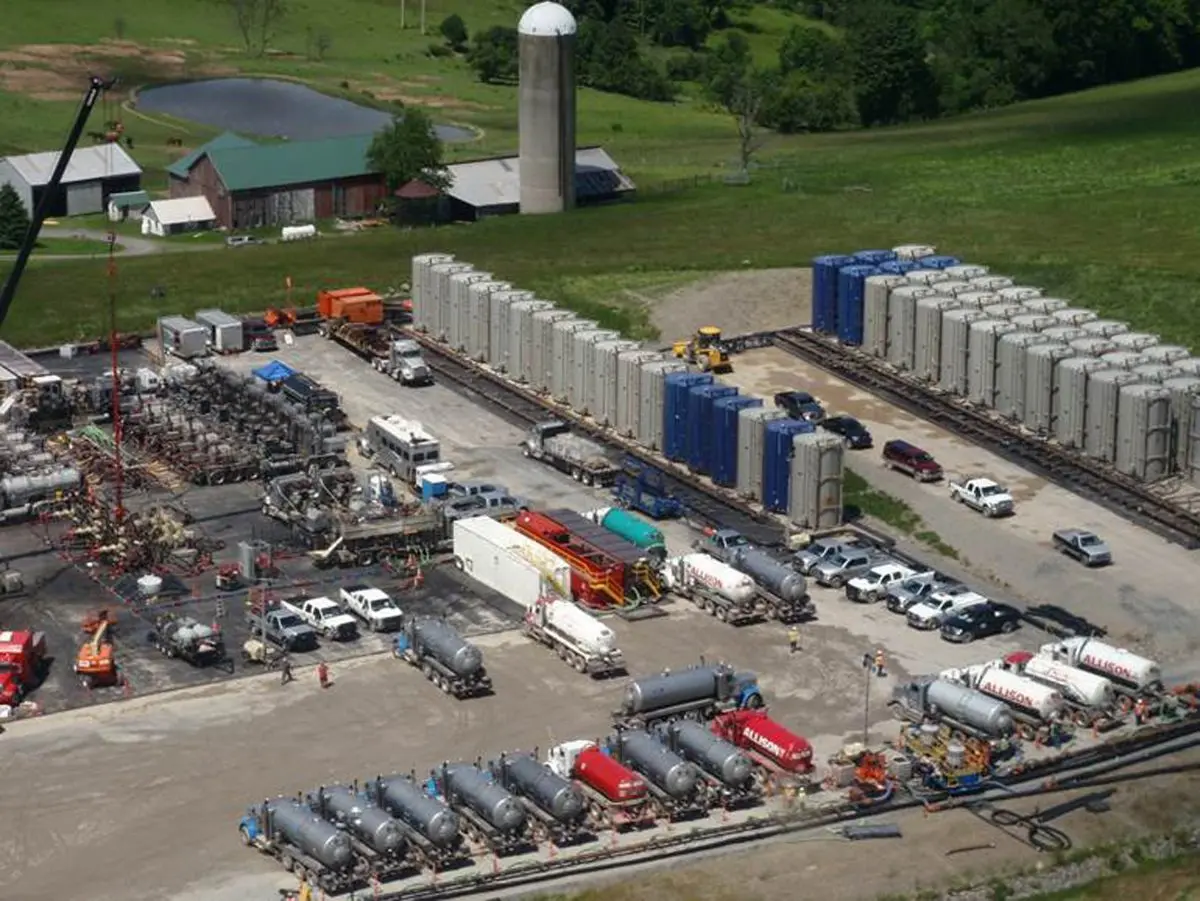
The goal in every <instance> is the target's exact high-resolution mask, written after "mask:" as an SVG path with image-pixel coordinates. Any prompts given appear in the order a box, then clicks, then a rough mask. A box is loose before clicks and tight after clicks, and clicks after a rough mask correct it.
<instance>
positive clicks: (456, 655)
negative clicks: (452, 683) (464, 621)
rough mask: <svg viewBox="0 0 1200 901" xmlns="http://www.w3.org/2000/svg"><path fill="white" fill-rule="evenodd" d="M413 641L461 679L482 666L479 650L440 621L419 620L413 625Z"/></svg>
mask: <svg viewBox="0 0 1200 901" xmlns="http://www.w3.org/2000/svg"><path fill="white" fill-rule="evenodd" d="M412 631H413V639H414V641H415V642H417V643H418V644H419V645H420V646H421V647H422V648H423V649H424V650H426V651H427V652H428V653H430V654H432V655H433V656H434V657H435V658H437V660H438V661H440V662H441V663H442V665H444V666H447V667H449V668H450V669H451V670H453V671H454V673H455V675H458V676H460V677H462V678H466V677H467V676H473V675H474V674H475V673H477V672H479V669H480V667H482V666H483V654H482V653H481V652H480V650H479V648H477V647H475V645H473V644H471V643H470V642H469V641H467V640H466V639H464V638H463V637H462V636H461V635H459V634H458V632H456V631H455V630H454V628H453V627H452V626H451V625H449V624H448V623H446V622H445V621H443V620H440V619H419V620H416V622H414V623H413V627H412Z"/></svg>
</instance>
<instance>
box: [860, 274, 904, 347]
mask: <svg viewBox="0 0 1200 901" xmlns="http://www.w3.org/2000/svg"><path fill="white" fill-rule="evenodd" d="M904 284H907V279H905V277H904V276H903V275H870V276H867V280H866V283H865V285H864V287H863V343H862V346H863V350H865V351H866V352H867V353H869V354H870V355H871V356H873V357H878V358H879V359H883V358H885V357H886V356H887V341H888V296H889V295H890V294H891V293H892V289H893V288H898V287H900V286H901V285H904Z"/></svg>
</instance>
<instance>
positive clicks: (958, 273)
mask: <svg viewBox="0 0 1200 901" xmlns="http://www.w3.org/2000/svg"><path fill="white" fill-rule="evenodd" d="M943 271H944V272H945V273H946V274H947V275H948V276H950V277H951V278H957V279H961V280H962V281H964V282H969V281H970V280H971V279H973V278H983V277H984V276H985V275H987V274H988V267H987V266H977V265H975V264H974V263H960V264H959V265H957V266H947V267H946V268H945V269H944V270H943Z"/></svg>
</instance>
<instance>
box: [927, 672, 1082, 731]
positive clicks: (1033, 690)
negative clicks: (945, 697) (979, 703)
mask: <svg viewBox="0 0 1200 901" xmlns="http://www.w3.org/2000/svg"><path fill="white" fill-rule="evenodd" d="M940 678H942V679H948V680H949V681H951V682H958V683H960V684H962V685H966V686H967V687H968V688H973V689H975V690H976V691H979V692H982V693H983V694H985V695H988V696H989V697H993V698H996V699H997V700H998V701H1003V702H1004V704H1005V705H1007V707H1008V709H1009V710H1010V711H1011V712H1012V716H1013V719H1014V720H1016V721H1017V722H1018V723H1020V724H1021V726H1022V727H1023V728H1019V729H1018V731H1019V732H1022V733H1024V736H1025V737H1026V738H1028V737H1030V735H1031V734H1032V730H1033V729H1036V728H1037V727H1038V726H1041V725H1043V724H1048V723H1052V722H1055V721H1057V720H1059V719H1060V718H1061V717H1062V715H1063V713H1064V711H1065V710H1066V701H1065V700H1064V699H1063V696H1062V693H1061V692H1059V691H1058V689H1055V688H1051V687H1050V686H1048V685H1043V684H1042V683H1041V682H1036V681H1034V680H1033V679H1030V678H1027V677H1025V676H1022V675H1020V674H1019V673H1017V672H1015V671H1014V670H1012V669H1011V668H1009V667H1008V666H1007V665H1006V664H1005V663H1004V662H1003V661H999V660H997V661H992V662H991V663H983V664H979V665H977V666H968V667H964V668H963V669H951V670H946V671H945V672H943V673H942V674H941V676H940Z"/></svg>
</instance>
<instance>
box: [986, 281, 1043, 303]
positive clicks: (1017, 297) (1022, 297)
mask: <svg viewBox="0 0 1200 901" xmlns="http://www.w3.org/2000/svg"><path fill="white" fill-rule="evenodd" d="M996 293H997V294H999V295H1000V299H1001V300H1004V301H1007V302H1009V303H1021V302H1023V301H1026V300H1032V299H1033V298H1035V297H1041V296H1042V294H1043V293H1044V292H1043V291H1042V289H1041V288H1034V287H1032V286H1031V285H1009V286H1008V287H1006V288H998V289H997V290H996Z"/></svg>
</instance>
